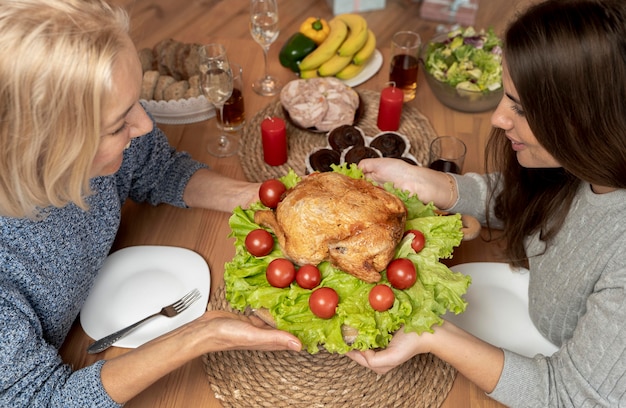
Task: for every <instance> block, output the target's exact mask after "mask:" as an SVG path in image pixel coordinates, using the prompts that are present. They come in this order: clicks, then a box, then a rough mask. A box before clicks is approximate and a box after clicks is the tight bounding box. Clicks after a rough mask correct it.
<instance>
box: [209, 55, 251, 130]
mask: <svg viewBox="0 0 626 408" xmlns="http://www.w3.org/2000/svg"><path fill="white" fill-rule="evenodd" d="M230 70H231V71H232V73H233V93H232V95H231V96H230V98H228V100H227V101H226V102H225V103H224V107H223V108H222V112H220V111H219V110H218V109H216V111H215V114H216V116H217V127H218V128H219V129H221V130H223V131H226V132H235V131H238V130H239V129H241V128H242V127H243V125H244V123H245V120H246V111H245V109H244V104H243V69H242V68H241V66H240V65H239V64H235V63H234V62H231V63H230Z"/></svg>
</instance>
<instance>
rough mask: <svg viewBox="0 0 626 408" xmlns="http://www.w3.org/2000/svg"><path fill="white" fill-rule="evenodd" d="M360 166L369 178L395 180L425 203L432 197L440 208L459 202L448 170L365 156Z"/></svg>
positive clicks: (398, 185) (397, 185)
mask: <svg viewBox="0 0 626 408" xmlns="http://www.w3.org/2000/svg"><path fill="white" fill-rule="evenodd" d="M359 168H360V169H361V170H362V171H363V174H364V175H365V177H366V178H369V179H372V180H374V181H376V182H377V183H380V184H383V183H385V182H392V183H393V185H394V186H395V187H396V188H398V189H400V190H406V191H409V192H411V193H413V194H417V196H418V197H419V199H420V200H421V201H423V202H425V203H428V202H431V201H432V202H433V203H434V204H435V205H436V206H437V207H438V208H441V209H448V208H450V207H451V206H452V205H453V204H454V203H455V202H456V199H457V191H456V184H454V185H451V184H450V183H451V178H452V176H449V175H447V174H446V173H442V172H440V171H435V170H431V169H429V168H426V167H420V166H414V165H411V164H408V163H406V162H405V161H403V160H398V159H391V158H383V159H364V160H361V161H360V162H359ZM452 182H453V183H454V179H452Z"/></svg>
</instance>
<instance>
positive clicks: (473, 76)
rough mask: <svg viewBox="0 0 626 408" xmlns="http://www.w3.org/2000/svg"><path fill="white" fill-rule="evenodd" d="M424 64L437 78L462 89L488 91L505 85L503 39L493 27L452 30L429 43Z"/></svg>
mask: <svg viewBox="0 0 626 408" xmlns="http://www.w3.org/2000/svg"><path fill="white" fill-rule="evenodd" d="M424 64H425V67H426V70H427V71H428V73H430V74H431V75H432V76H433V77H434V78H435V79H437V80H438V81H441V82H444V83H446V84H449V85H451V86H453V87H455V88H456V89H459V90H466V91H474V92H484V93H486V92H490V91H495V90H497V89H499V88H501V87H502V42H501V41H500V38H498V36H497V35H495V34H494V32H493V29H491V28H490V29H489V30H488V31H484V30H481V31H480V32H476V31H475V30H474V28H473V27H468V28H465V29H462V28H459V29H456V30H454V31H451V32H449V33H448V35H447V37H446V38H445V40H443V41H441V42H431V43H429V44H428V49H427V50H426V56H425V60H424Z"/></svg>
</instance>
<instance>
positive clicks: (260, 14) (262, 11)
mask: <svg viewBox="0 0 626 408" xmlns="http://www.w3.org/2000/svg"><path fill="white" fill-rule="evenodd" d="M250 33H251V34H252V38H254V41H256V42H257V43H259V45H260V46H261V47H262V48H263V57H264V58H265V76H264V77H262V78H260V79H258V80H256V81H254V82H253V83H252V89H254V91H255V92H256V93H258V94H259V95H263V96H271V95H276V94H277V93H278V92H279V91H280V84H279V82H278V79H277V78H275V77H272V76H270V74H269V65H268V61H267V53H268V52H269V49H270V45H272V43H273V42H274V41H276V39H277V38H278V33H279V29H278V6H277V5H276V0H250Z"/></svg>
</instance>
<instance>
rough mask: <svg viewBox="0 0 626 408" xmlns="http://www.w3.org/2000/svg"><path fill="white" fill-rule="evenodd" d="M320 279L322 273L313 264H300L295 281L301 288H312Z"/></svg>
mask: <svg viewBox="0 0 626 408" xmlns="http://www.w3.org/2000/svg"><path fill="white" fill-rule="evenodd" d="M321 281H322V274H321V273H320V270H319V269H317V266H315V265H302V267H300V269H298V272H296V282H298V285H300V287H301V288H303V289H313V288H314V287H316V286H317V285H319V284H320V282H321Z"/></svg>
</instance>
